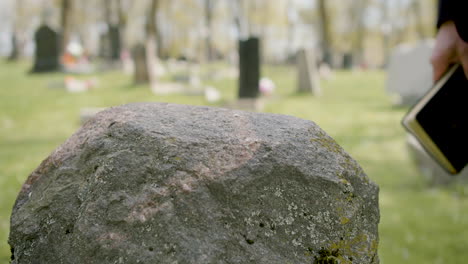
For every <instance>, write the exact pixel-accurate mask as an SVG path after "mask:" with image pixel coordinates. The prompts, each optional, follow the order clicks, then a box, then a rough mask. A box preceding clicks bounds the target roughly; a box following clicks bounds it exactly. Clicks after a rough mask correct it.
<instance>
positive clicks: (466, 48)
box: [457, 41, 468, 79]
mask: <svg viewBox="0 0 468 264" xmlns="http://www.w3.org/2000/svg"><path fill="white" fill-rule="evenodd" d="M457 53H458V54H457V55H458V59H459V61H460V63H461V65H462V67H463V71H464V72H465V76H466V78H467V79H468V44H467V43H465V42H463V41H462V42H460V43H459V44H458V48H457Z"/></svg>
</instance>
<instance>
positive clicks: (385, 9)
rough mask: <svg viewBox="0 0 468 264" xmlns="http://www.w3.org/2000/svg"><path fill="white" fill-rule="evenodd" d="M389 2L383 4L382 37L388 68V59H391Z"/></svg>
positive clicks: (386, 0) (384, 61)
mask: <svg viewBox="0 0 468 264" xmlns="http://www.w3.org/2000/svg"><path fill="white" fill-rule="evenodd" d="M388 2H389V1H388V0H384V1H383V2H382V26H383V27H384V29H383V36H382V40H383V41H382V43H383V54H384V58H383V65H384V66H386V65H387V63H388V59H389V57H390V40H391V39H390V38H391V32H390V31H391V25H390V21H389V10H388Z"/></svg>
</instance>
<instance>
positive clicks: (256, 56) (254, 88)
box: [239, 38, 260, 98]
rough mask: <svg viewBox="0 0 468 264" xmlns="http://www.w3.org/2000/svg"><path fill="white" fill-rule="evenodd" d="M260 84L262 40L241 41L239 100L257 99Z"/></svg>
mask: <svg viewBox="0 0 468 264" xmlns="http://www.w3.org/2000/svg"><path fill="white" fill-rule="evenodd" d="M259 83H260V40H259V39H258V38H249V39H247V40H240V41H239V98H257V97H258V95H259V90H258V86H259Z"/></svg>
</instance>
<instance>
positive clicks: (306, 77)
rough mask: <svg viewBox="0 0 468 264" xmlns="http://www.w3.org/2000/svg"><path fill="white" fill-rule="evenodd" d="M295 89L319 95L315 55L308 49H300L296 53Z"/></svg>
mask: <svg viewBox="0 0 468 264" xmlns="http://www.w3.org/2000/svg"><path fill="white" fill-rule="evenodd" d="M296 60H297V72H298V75H297V78H298V80H297V91H298V92H299V93H312V94H313V95H320V93H321V90H320V79H319V75H318V71H317V66H316V61H315V56H314V55H313V54H312V52H311V51H310V50H307V49H301V50H299V51H298V53H297V58H296Z"/></svg>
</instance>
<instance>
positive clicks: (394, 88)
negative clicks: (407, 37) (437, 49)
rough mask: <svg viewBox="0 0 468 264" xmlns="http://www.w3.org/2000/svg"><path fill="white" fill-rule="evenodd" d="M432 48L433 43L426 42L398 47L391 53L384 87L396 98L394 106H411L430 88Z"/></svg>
mask: <svg viewBox="0 0 468 264" xmlns="http://www.w3.org/2000/svg"><path fill="white" fill-rule="evenodd" d="M433 47H434V43H433V41H432V40H426V41H422V42H420V43H419V44H418V45H416V46H410V45H407V44H403V45H400V46H398V47H397V48H395V50H394V51H393V52H392V54H391V56H390V59H389V64H388V69H387V72H388V76H387V84H386V86H387V92H388V93H390V94H392V95H395V96H396V100H395V104H396V105H404V106H411V105H413V104H414V103H416V101H417V100H418V99H419V98H421V97H422V96H423V95H424V94H425V93H426V92H427V91H428V90H429V89H430V88H431V87H432V67H431V64H430V58H431V54H432V49H433Z"/></svg>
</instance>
